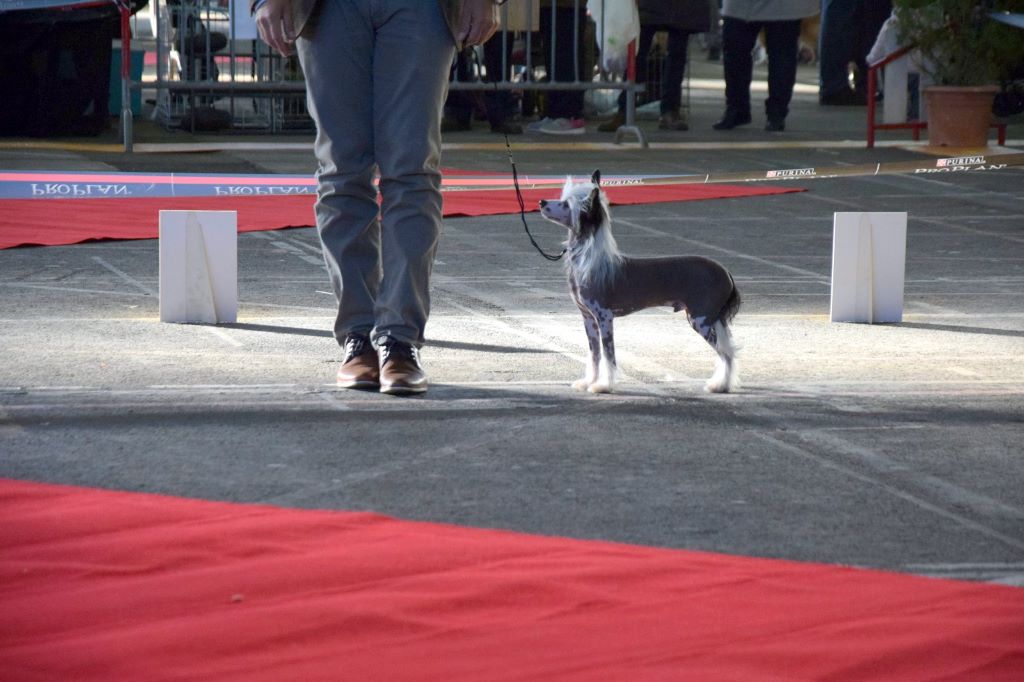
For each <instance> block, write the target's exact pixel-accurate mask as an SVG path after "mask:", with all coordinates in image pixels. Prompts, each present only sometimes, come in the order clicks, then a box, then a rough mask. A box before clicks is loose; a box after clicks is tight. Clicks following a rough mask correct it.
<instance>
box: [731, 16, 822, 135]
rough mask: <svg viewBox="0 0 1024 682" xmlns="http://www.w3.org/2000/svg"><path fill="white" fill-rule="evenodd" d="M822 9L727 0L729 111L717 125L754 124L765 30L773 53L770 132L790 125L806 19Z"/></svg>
mask: <svg viewBox="0 0 1024 682" xmlns="http://www.w3.org/2000/svg"><path fill="white" fill-rule="evenodd" d="M817 13H818V0H724V1H723V3H722V17H723V20H722V66H723V68H724V71H725V115H723V116H722V119H721V120H720V121H718V123H716V124H714V126H712V127H713V128H714V129H715V130H732V129H733V128H735V127H737V126H741V125H746V124H747V123H750V121H751V117H750V81H751V79H752V78H753V73H754V60H753V57H752V56H751V52H752V51H753V49H754V44H755V43H756V41H757V35H758V33H760V32H761V30H762V29H763V30H764V33H765V48H766V50H767V53H768V99H767V100H765V115H766V117H767V119H768V120H767V123H766V124H765V126H764V129H765V130H768V131H772V132H781V131H783V130H785V129H786V116H787V114H788V113H789V102H790V100H791V99H792V98H793V86H794V85H796V66H797V55H798V51H799V44H800V21H801V20H802V19H803V18H804V17H809V16H814V15H815V14H817Z"/></svg>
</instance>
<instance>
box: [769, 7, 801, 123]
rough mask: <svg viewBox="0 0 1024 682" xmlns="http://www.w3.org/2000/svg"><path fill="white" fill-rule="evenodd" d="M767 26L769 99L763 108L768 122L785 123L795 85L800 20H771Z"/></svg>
mask: <svg viewBox="0 0 1024 682" xmlns="http://www.w3.org/2000/svg"><path fill="white" fill-rule="evenodd" d="M764 29H765V44H766V48H767V51H768V99H766V100H765V104H764V109H765V114H766V115H767V117H768V121H769V122H771V123H782V122H784V121H785V120H786V114H788V113H789V102H790V100H791V99H792V98H793V87H794V86H795V85H796V62H797V51H798V50H799V44H800V20H799V19H795V20H793V21H768V22H765V25H764Z"/></svg>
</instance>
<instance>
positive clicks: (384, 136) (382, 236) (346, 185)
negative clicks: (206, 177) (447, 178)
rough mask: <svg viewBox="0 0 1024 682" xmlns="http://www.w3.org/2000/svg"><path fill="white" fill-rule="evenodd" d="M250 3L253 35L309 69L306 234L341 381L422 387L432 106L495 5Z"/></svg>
mask: <svg viewBox="0 0 1024 682" xmlns="http://www.w3.org/2000/svg"><path fill="white" fill-rule="evenodd" d="M250 8H251V9H252V10H253V11H254V12H255V15H256V25H257V27H258V29H259V32H260V36H261V37H262V38H263V40H264V41H265V42H266V43H267V44H269V45H270V46H271V47H272V48H274V49H275V50H277V51H278V52H280V53H281V54H284V55H288V54H292V53H293V52H295V51H297V52H298V55H299V61H300V63H301V65H302V70H303V73H304V74H305V77H306V98H307V102H308V105H309V112H310V115H311V116H312V118H313V121H314V122H315V123H316V130H317V134H316V142H315V145H314V152H315V154H316V158H317V160H318V161H319V169H318V170H317V174H316V177H317V182H318V187H317V201H316V223H317V230H318V232H319V234H320V240H321V243H322V246H323V252H324V260H325V261H326V264H327V270H328V273H329V275H330V279H331V284H332V286H333V288H334V293H335V296H336V297H337V299H338V314H337V317H336V319H335V322H334V336H335V339H337V341H338V343H339V344H341V345H342V346H343V347H344V349H345V352H344V357H343V360H342V363H341V366H340V367H339V369H338V373H337V383H338V386H340V387H343V388H379V389H380V391H381V392H382V393H388V394H394V395H406V394H413V393H422V392H424V391H426V390H427V377H426V373H425V372H424V371H423V368H422V366H421V365H420V361H419V354H418V351H419V348H420V347H421V346H422V345H423V341H424V337H423V329H424V326H425V325H426V321H427V316H428V315H429V312H430V273H431V270H432V268H433V264H434V254H435V253H436V250H437V244H438V240H439V238H440V234H441V171H440V154H441V107H442V105H443V103H444V99H445V95H446V93H447V86H448V73H449V68H450V66H451V63H452V59H453V58H454V56H455V52H456V49H461V48H462V47H463V46H466V45H478V44H481V43H483V42H485V41H486V40H487V39H488V38H490V37H491V35H493V34H494V31H495V30H496V28H497V25H498V21H497V11H496V6H495V5H494V4H493V3H492V0H433V1H431V0H324V1H322V2H319V1H318V0H252V4H251V5H250ZM378 174H379V184H378V183H376V182H375V176H376V175H378ZM378 187H379V190H378ZM378 196H379V197H380V203H379V204H378Z"/></svg>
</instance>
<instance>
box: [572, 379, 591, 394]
mask: <svg viewBox="0 0 1024 682" xmlns="http://www.w3.org/2000/svg"><path fill="white" fill-rule="evenodd" d="M590 384H591V381H590V380H589V379H586V378H583V379H577V380H576V381H574V382H572V387H573V388H575V389H576V390H577V391H585V390H587V389H588V388H590Z"/></svg>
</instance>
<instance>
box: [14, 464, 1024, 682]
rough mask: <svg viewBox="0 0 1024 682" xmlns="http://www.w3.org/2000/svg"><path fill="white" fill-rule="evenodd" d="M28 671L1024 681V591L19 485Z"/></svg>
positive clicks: (30, 675) (23, 663)
mask: <svg viewBox="0 0 1024 682" xmlns="http://www.w3.org/2000/svg"><path fill="white" fill-rule="evenodd" d="M0 508H2V510H3V519H4V520H3V523H2V524H0V595H2V597H0V613H2V617H0V670H2V671H3V674H2V677H3V679H4V680H37V679H59V680H152V679H172V678H173V679H211V680H229V679H238V680H247V681H251V680H275V681H278V680H315V679H322V680H360V681H364V680H389V681H390V680H431V681H434V680H445V681H449V680H473V681H480V680H488V681H490V680H526V679H549V680H559V681H562V680H629V681H636V680H681V679H695V680H781V679H786V680H795V679H812V678H813V679H829V680H854V679H892V680H897V679H898V680H919V679H970V680H1020V679H1021V672H1022V671H1024V590H1020V589H1015V588H1009V587H999V586H993V585H982V584H972V583H964V582H954V581H941V580H932V579H927V578H919V577H914V576H906V575H897V574H889V573H882V572H877V571H864V570H853V569H848V568H841V567H836V566H824V565H816V564H803V563H796V562H789V561H778V560H765V559H752V558H743V557H734V556H726V555H718V554H709V553H702V552H691V551H675V550H662V549H652V548H645V547H635V546H629V545H617V544H612V543H607V542H592V541H575V540H568V539H563V538H551V537H537V536H530V535H524V534H517V533H507V532H498V531H489V530H478V529H469V528H458V527H454V526H445V525H439V524H428V523H414V522H408V521H401V520H396V519H391V518H386V517H382V516H377V515H373V514H362V513H334V512H313V511H296V510H288V509H277V508H272V507H261V506H243V505H232V504H223V503H212V502H202V501H194V500H184V499H177V498H169V497H159V496H150V495H139V494H127V493H114V492H107V491H99V490H91V489H81V488H70V487H60V486H51V485H42V484H35V483H23V482H17V481H9V480H3V479H0Z"/></svg>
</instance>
